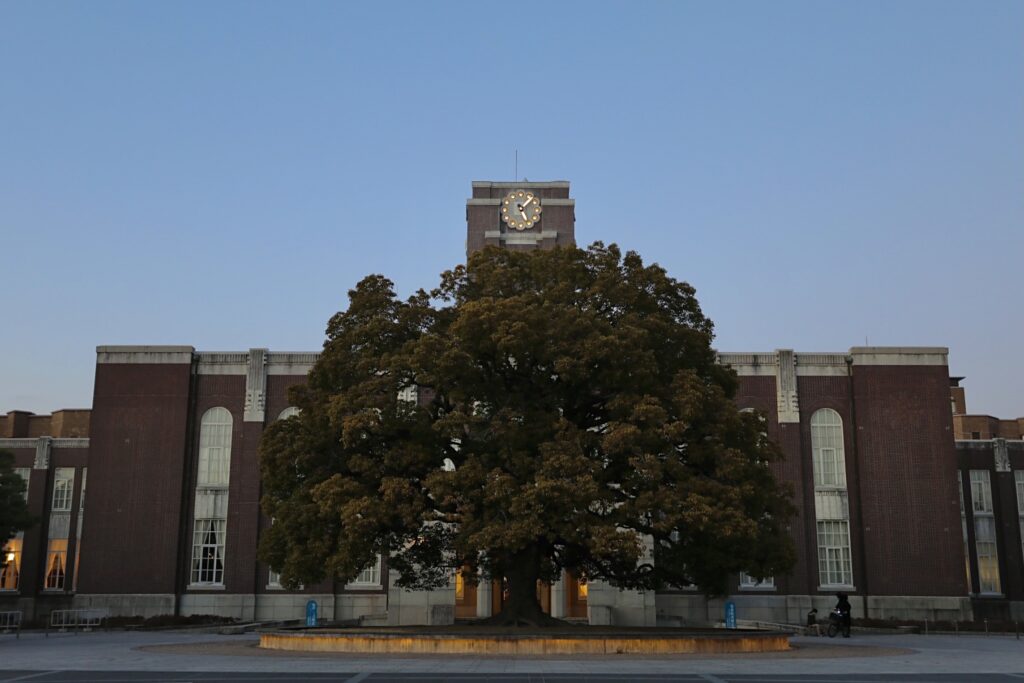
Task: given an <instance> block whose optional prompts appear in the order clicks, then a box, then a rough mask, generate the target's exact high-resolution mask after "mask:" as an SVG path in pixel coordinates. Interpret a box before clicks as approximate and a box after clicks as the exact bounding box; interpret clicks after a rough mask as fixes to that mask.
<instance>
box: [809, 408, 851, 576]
mask: <svg viewBox="0 0 1024 683" xmlns="http://www.w3.org/2000/svg"><path fill="white" fill-rule="evenodd" d="M811 466H812V468H813V469H814V514H815V519H816V526H817V533H818V583H819V585H820V586H821V587H834V586H841V587H852V586H853V559H852V557H851V554H850V504H849V498H848V496H847V493H846V455H845V453H844V451H843V418H842V417H840V415H839V413H837V412H836V411H834V410H832V409H831V408H822V409H821V410H817V411H815V412H814V414H813V415H811Z"/></svg>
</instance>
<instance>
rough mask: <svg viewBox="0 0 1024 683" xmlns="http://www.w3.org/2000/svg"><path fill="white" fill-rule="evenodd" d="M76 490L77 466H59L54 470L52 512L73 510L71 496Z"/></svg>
mask: <svg viewBox="0 0 1024 683" xmlns="http://www.w3.org/2000/svg"><path fill="white" fill-rule="evenodd" d="M74 490H75V468H74V467H58V468H56V469H55V470H54V471H53V501H52V504H51V505H50V510H51V511H52V512H71V496H72V494H73V493H74Z"/></svg>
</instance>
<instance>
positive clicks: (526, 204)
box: [519, 197, 536, 209]
mask: <svg viewBox="0 0 1024 683" xmlns="http://www.w3.org/2000/svg"><path fill="white" fill-rule="evenodd" d="M534 199H536V197H530V198H529V199H527V200H526V201H525V202H523V203H522V204H520V205H519V207H520V208H522V209H525V208H526V207H528V206H529V205H530V202H532V201H533V200H534Z"/></svg>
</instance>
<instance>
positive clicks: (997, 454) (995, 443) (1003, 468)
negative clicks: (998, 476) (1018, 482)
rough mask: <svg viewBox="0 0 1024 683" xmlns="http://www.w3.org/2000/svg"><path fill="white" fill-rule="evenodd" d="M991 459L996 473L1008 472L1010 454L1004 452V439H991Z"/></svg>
mask: <svg viewBox="0 0 1024 683" xmlns="http://www.w3.org/2000/svg"><path fill="white" fill-rule="evenodd" d="M992 457H993V459H994V460H995V463H994V464H995V470H996V472H1010V471H1011V468H1010V453H1009V451H1007V450H1006V439H992Z"/></svg>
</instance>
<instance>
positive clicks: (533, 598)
mask: <svg viewBox="0 0 1024 683" xmlns="http://www.w3.org/2000/svg"><path fill="white" fill-rule="evenodd" d="M540 559H541V558H540V553H539V552H538V550H537V548H536V547H532V546H531V547H528V548H524V549H523V550H521V551H519V552H518V553H516V554H515V555H513V556H511V557H510V558H509V559H508V561H507V562H505V563H504V566H505V579H506V580H507V581H508V601H506V602H505V604H504V606H503V607H502V609H501V612H499V613H498V614H496V615H494V616H493V617H491V618H489V619H486V620H484V622H483V623H485V624H491V625H496V626H556V625H559V624H563V623H564V622H562V620H561V619H555V618H554V617H552V616H551V615H550V614H545V613H544V610H542V609H541V607H540V602H539V601H538V600H537V578H538V576H539V575H540Z"/></svg>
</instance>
